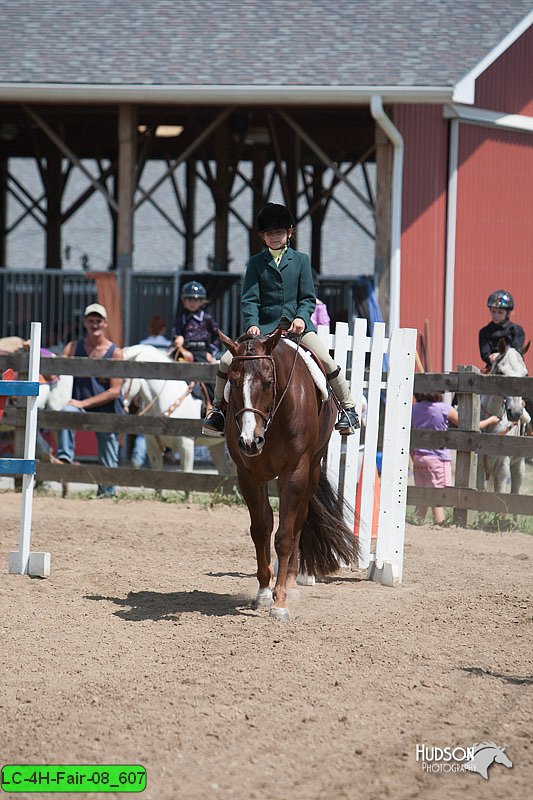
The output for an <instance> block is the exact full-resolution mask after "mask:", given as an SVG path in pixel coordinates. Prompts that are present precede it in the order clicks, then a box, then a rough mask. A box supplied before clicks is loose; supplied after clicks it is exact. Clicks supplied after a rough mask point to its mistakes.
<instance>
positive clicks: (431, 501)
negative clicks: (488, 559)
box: [0, 354, 533, 525]
mask: <svg viewBox="0 0 533 800" xmlns="http://www.w3.org/2000/svg"><path fill="white" fill-rule="evenodd" d="M8 367H12V368H13V369H15V370H16V371H17V372H19V373H21V374H24V373H25V371H26V370H27V367H28V356H27V355H25V354H24V355H19V354H16V355H8V356H0V371H3V370H4V369H7V368H8ZM216 369H217V367H216V365H211V364H184V363H176V364H163V363H139V362H132V361H130V362H127V361H111V360H103V361H100V360H96V359H94V360H92V359H91V360H89V359H86V358H53V359H51V358H42V359H41V371H42V372H43V373H45V374H46V373H50V374H52V373H53V374H64V375H74V376H88V375H90V376H101V377H124V378H134V377H143V378H160V379H161V378H162V379H174V380H185V381H191V380H198V381H204V382H205V381H207V382H213V381H214V376H215V372H216ZM414 390H415V391H416V392H436V391H442V392H452V393H456V392H457V393H458V394H459V426H458V428H457V429H450V430H448V431H430V430H412V431H411V447H448V448H450V449H453V450H456V451H457V462H456V475H455V486H453V487H449V488H446V489H426V488H421V487H415V486H409V487H408V490H407V504H408V505H427V506H436V505H442V506H452V507H453V508H454V521H455V522H456V524H459V525H468V524H469V521H470V514H469V512H470V511H472V510H474V511H486V512H495V513H513V514H524V515H531V516H533V497H532V496H529V495H510V494H504V493H495V492H492V491H487V492H482V491H479V490H477V489H476V466H477V457H478V455H479V456H483V455H509V456H523V457H526V458H533V438H532V437H520V438H518V437H509V436H498V435H494V434H489V433H480V432H479V395H480V394H499V395H521V396H525V397H533V378H508V377H503V376H493V375H481V374H479V372H478V370H477V369H476V368H475V367H462V368H459V371H458V372H452V373H426V374H416V375H415V383H414ZM4 421H5V422H6V423H7V424H9V425H13V426H14V427H15V431H16V432H17V431H20V433H21V434H22V437H23V429H24V421H25V411H24V409H6V413H5V416H4ZM39 426H40V427H46V428H51V429H60V428H63V427H64V428H71V429H73V430H90V431H97V430H98V431H115V432H117V433H129V434H137V433H143V434H153V435H164V434H166V435H175V436H180V435H181V436H199V435H200V432H201V421H200V420H176V419H168V418H162V417H150V416H141V417H139V416H134V415H132V416H129V415H124V416H117V415H115V414H99V413H94V412H93V413H90V412H89V413H86V414H68V413H63V412H54V411H40V412H39ZM381 440H382V432H380V435H379V439H378V445H379V443H380V442H381ZM361 441H364V432H363V433H362V437H361ZM20 442H21V438H20V435H19V436H16V440H15V451H16V452H15V455H16V456H17V455H19V456H20V454H21V450H20V449H19V448H20V447H21V445H20ZM37 480H40V481H60V482H63V483H66V482H72V483H76V482H78V483H102V484H114V485H117V486H137V487H146V488H153V489H174V490H181V491H200V492H216V491H221V492H223V491H228V490H229V491H231V490H232V489H233V486H234V479H232V478H224V477H221V476H219V475H213V474H203V473H183V472H175V471H167V470H164V471H156V470H147V469H140V470H139V469H130V468H126V467H118V468H117V469H109V468H106V467H101V466H96V465H93V464H90V465H58V464H47V463H41V462H40V463H38V466H37Z"/></svg>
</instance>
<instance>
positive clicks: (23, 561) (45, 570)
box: [0, 322, 50, 578]
mask: <svg viewBox="0 0 533 800" xmlns="http://www.w3.org/2000/svg"><path fill="white" fill-rule="evenodd" d="M40 352H41V323H40V322H32V323H31V334H30V354H29V364H28V380H27V381H0V393H1V394H2V395H7V396H11V397H13V396H15V397H16V396H19V397H27V398H28V399H27V405H26V430H25V435H24V458H23V459H19V458H6V459H0V474H4V475H22V476H23V477H22V508H21V516H20V528H19V548H18V550H16V551H14V552H11V553H10V554H9V572H10V573H14V574H19V575H30V576H32V577H39V578H46V577H48V576H49V575H50V553H32V552H31V520H32V509H33V490H34V487H35V469H36V465H35V440H36V437H37V416H38V406H37V401H38V398H39V362H40ZM10 384H11V385H10Z"/></svg>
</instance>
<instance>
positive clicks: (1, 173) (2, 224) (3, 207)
mask: <svg viewBox="0 0 533 800" xmlns="http://www.w3.org/2000/svg"><path fill="white" fill-rule="evenodd" d="M8 169H9V159H8V157H7V156H4V155H2V156H0V268H2V267H5V266H6V252H7V174H8Z"/></svg>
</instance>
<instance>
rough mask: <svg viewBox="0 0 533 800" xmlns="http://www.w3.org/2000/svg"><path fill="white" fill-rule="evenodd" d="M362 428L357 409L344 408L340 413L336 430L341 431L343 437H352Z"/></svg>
mask: <svg viewBox="0 0 533 800" xmlns="http://www.w3.org/2000/svg"><path fill="white" fill-rule="evenodd" d="M360 427H361V426H360V424H359V417H358V416H357V411H356V410H355V408H343V409H342V410H341V412H340V413H339V419H338V421H337V424H336V425H335V430H336V431H339V433H340V435H341V436H351V435H352V433H355V432H356V430H357V429H358V428H360Z"/></svg>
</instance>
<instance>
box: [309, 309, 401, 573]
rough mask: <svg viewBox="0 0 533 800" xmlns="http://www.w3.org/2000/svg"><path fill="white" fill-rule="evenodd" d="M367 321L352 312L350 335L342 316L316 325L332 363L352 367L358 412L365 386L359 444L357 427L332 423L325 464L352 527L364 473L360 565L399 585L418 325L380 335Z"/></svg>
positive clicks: (377, 326)
mask: <svg viewBox="0 0 533 800" xmlns="http://www.w3.org/2000/svg"><path fill="white" fill-rule="evenodd" d="M366 326H367V322H366V319H355V320H354V332H353V336H351V335H350V333H349V328H348V324H347V323H345V322H338V323H337V325H336V328H335V333H334V334H329V333H328V332H327V329H325V328H319V336H320V337H321V338H322V340H323V341H324V343H325V344H326V345H327V347H328V348H329V349H330V350H331V351H333V353H334V357H335V360H336V362H337V364H339V365H340V366H341V367H342V368H343V369H347V368H351V380H350V389H351V393H352V397H353V398H354V400H355V401H356V408H357V411H358V413H359V416H360V417H361V408H362V404H363V394H365V395H366V397H367V405H368V407H367V414H366V428H365V442H364V446H363V447H360V442H361V431H356V433H355V434H354V435H352V436H347V437H341V436H340V434H339V433H338V432H336V431H334V432H333V435H332V437H331V440H330V444H329V447H328V456H327V468H328V476H329V478H330V480H331V482H332V483H333V485H334V486H336V487H337V488H338V490H339V493H340V494H341V495H342V496H343V497H344V498H345V499H346V501H347V502H348V504H349V510H348V511H347V519H346V521H347V523H348V525H349V527H350V529H351V530H353V527H354V514H353V507H354V506H355V497H356V491H357V486H358V482H359V481H361V508H360V512H359V543H360V551H361V555H360V558H359V567H360V568H361V569H368V575H367V577H368V578H369V579H370V580H375V581H378V582H380V583H383V584H385V585H387V586H397V585H399V584H400V583H401V581H402V572H403V549H404V536H405V510H406V501H407V476H408V470H409V439H410V433H411V407H412V397H413V381H414V369H415V351H416V336H417V332H416V329H414V328H396V329H395V330H394V331H393V332H392V335H391V337H390V339H388V338H386V337H385V324H384V323H382V322H376V323H374V328H373V334H372V336H371V337H369V336H367V335H366ZM367 354H370V364H369V371H368V376H366V377H365V362H366V356H367ZM382 396H383V398H384V400H385V403H384V408H385V411H384V433H383V448H382V468H381V491H380V499H379V517H378V525H377V539H376V540H375V541H376V547H375V551H374V552H372V538H371V537H372V517H373V510H374V491H375V488H376V487H375V482H376V452H377V443H378V431H379V423H380V413H381V410H382V407H383V404H382V403H381V397H382ZM343 445H345V446H343ZM344 451H345V453H344ZM360 451H361V452H360ZM361 454H362V467H360V456H361ZM343 459H344V465H343ZM343 466H344V469H343Z"/></svg>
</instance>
